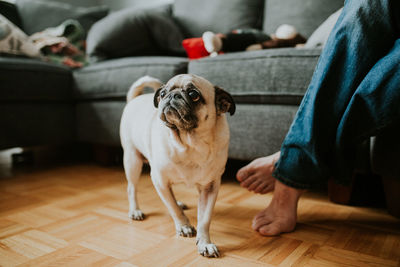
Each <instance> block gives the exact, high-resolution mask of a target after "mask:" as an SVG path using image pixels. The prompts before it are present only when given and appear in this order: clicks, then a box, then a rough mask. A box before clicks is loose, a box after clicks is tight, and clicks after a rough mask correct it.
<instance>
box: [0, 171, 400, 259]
mask: <svg viewBox="0 0 400 267" xmlns="http://www.w3.org/2000/svg"><path fill="white" fill-rule="evenodd" d="M125 185H126V182H125V178H124V173H123V170H122V168H106V167H99V166H95V165H73V166H64V167H54V168H50V169H47V170H40V171H33V172H22V173H19V174H18V175H16V176H14V177H11V178H6V179H2V180H0V266H35V267H36V266H118V267H122V266H124V267H127V266H230V267H234V266H319V267H320V266H400V263H399V262H400V221H399V220H397V219H395V218H393V217H391V216H389V215H387V214H386V212H385V211H383V210H376V209H368V208H355V207H348V206H340V205H335V204H332V203H330V202H329V201H328V200H327V199H326V197H325V196H322V195H320V194H317V193H307V194H306V195H305V196H304V197H303V198H302V199H301V201H300V203H299V223H298V226H297V229H296V231H295V232H293V233H288V234H283V235H282V236H279V237H262V236H260V235H258V234H257V233H255V232H253V231H252V230H251V229H250V224H251V219H252V217H253V216H254V215H255V214H256V213H257V212H258V211H259V210H260V209H262V208H264V207H265V206H266V205H267V203H268V202H269V201H270V199H271V194H268V195H263V196H261V195H255V194H252V193H249V192H247V191H246V190H245V189H243V188H241V187H240V186H239V185H238V184H237V183H236V182H235V181H234V180H232V181H224V182H223V184H222V187H221V190H220V193H219V197H218V201H217V204H216V208H215V212H214V217H213V221H212V224H211V238H212V239H213V241H214V242H215V243H216V244H217V245H218V246H219V249H220V251H221V253H222V257H221V258H218V259H207V258H203V257H201V256H199V255H198V254H197V252H196V247H195V240H194V239H193V238H180V237H176V236H175V231H174V226H173V223H172V220H171V218H170V217H169V215H168V213H167V211H166V208H165V207H164V206H163V204H162V203H161V201H160V199H159V197H158V195H157V194H156V192H155V190H154V188H153V186H152V185H151V181H150V179H149V176H148V174H144V175H143V177H142V179H141V182H140V188H139V201H140V205H141V208H142V210H143V211H144V212H145V213H146V215H147V218H146V220H144V221H140V222H139V221H131V220H129V219H128V216H127V211H128V203H127V198H126V194H125V192H126V190H125ZM174 189H175V192H176V196H177V198H178V199H179V200H181V201H183V202H185V203H186V204H187V205H188V206H189V210H187V211H186V213H187V215H188V217H189V218H190V219H191V221H192V223H195V221H196V202H197V201H196V199H197V192H196V191H195V190H193V189H187V188H186V187H185V186H183V185H182V186H181V185H179V186H176V187H175V188H174Z"/></svg>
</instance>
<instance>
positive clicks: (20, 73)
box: [0, 57, 72, 102]
mask: <svg viewBox="0 0 400 267" xmlns="http://www.w3.org/2000/svg"><path fill="white" fill-rule="evenodd" d="M0 85H1V90H0V101H5V102H9V101H16V102H20V101H63V102H65V101H71V99H72V90H71V85H72V75H71V71H70V70H69V69H68V68H66V67H63V66H59V65H55V64H51V63H46V62H42V61H39V60H35V59H27V58H13V57H0Z"/></svg>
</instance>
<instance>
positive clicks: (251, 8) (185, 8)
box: [173, 0, 264, 37]
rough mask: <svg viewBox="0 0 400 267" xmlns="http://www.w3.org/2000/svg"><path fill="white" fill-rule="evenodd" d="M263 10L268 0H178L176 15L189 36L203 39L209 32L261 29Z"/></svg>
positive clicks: (175, 2) (174, 14)
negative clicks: (202, 36)
mask: <svg viewBox="0 0 400 267" xmlns="http://www.w3.org/2000/svg"><path fill="white" fill-rule="evenodd" d="M263 7H264V0H246V1H243V0H203V1H198V0H175V1H174V4H173V16H174V18H175V19H176V20H177V21H178V23H179V25H180V26H181V27H182V29H183V31H184V33H185V35H186V37H200V36H201V35H202V34H203V32H205V31H213V32H216V33H218V32H219V33H228V32H230V31H231V30H233V29H239V28H242V29H243V28H257V29H260V28H261V25H262V17H263Z"/></svg>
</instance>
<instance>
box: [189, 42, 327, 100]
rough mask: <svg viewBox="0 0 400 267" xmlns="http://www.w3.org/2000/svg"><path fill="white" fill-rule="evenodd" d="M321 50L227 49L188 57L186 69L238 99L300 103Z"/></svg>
mask: <svg viewBox="0 0 400 267" xmlns="http://www.w3.org/2000/svg"><path fill="white" fill-rule="evenodd" d="M320 52H321V50H320V49H295V48H280V49H266V50H259V51H252V52H239V53H227V54H224V55H219V56H217V57H213V58H203V59H200V60H193V61H190V63H189V69H188V71H189V73H192V74H197V75H200V76H203V77H204V78H206V79H208V80H210V81H211V82H212V83H214V84H216V85H219V86H221V87H223V88H225V89H226V90H227V91H229V92H230V93H231V94H232V95H233V96H234V98H235V100H236V101H237V102H238V103H252V104H299V102H300V101H301V99H302V97H303V95H304V92H305V91H306V89H307V87H308V84H309V82H310V80H311V77H312V74H313V72H314V68H315V66H316V64H317V61H318V58H319V55H320ZM233 74H234V75H233Z"/></svg>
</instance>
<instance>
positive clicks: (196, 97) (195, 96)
mask: <svg viewBox="0 0 400 267" xmlns="http://www.w3.org/2000/svg"><path fill="white" fill-rule="evenodd" d="M189 96H190V98H191V99H192V101H193V102H196V101H198V100H199V99H200V94H199V92H197V91H196V90H191V91H189Z"/></svg>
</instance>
